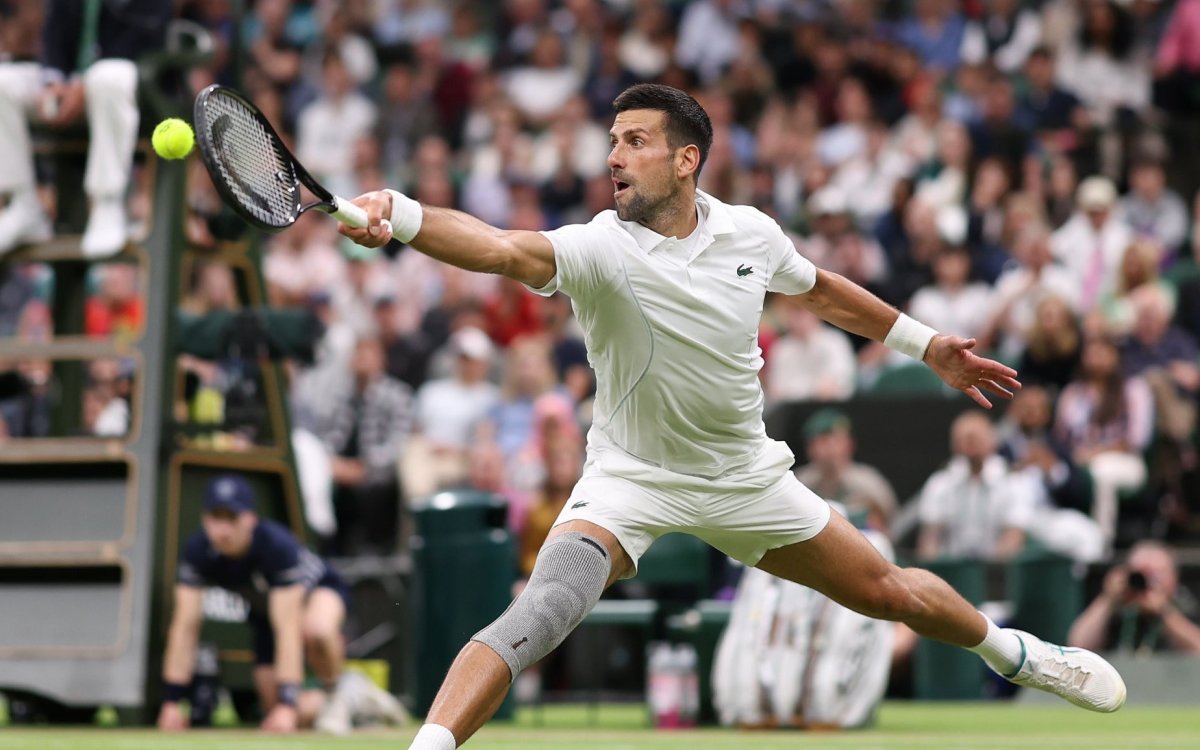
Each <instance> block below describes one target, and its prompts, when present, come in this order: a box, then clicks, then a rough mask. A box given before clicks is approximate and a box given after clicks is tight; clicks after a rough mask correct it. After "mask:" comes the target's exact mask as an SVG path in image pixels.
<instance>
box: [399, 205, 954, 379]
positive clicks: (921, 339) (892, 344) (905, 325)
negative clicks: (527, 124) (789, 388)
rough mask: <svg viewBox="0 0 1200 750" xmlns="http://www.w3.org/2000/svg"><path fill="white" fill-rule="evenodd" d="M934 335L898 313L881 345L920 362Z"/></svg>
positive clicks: (933, 331) (932, 331)
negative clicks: (898, 315)
mask: <svg viewBox="0 0 1200 750" xmlns="http://www.w3.org/2000/svg"><path fill="white" fill-rule="evenodd" d="M393 223H394V222H393ZM936 335H938V332H937V331H935V330H933V329H932V328H930V327H929V326H927V325H925V324H924V323H921V322H920V321H917V320H913V319H912V318H910V317H908V316H907V315H905V314H904V313H900V317H898V318H896V322H895V323H893V324H892V328H891V330H890V331H888V334H887V337H886V338H885V339H884V340H883V343H884V344H885V345H886V346H887V347H888V348H889V349H895V350H896V351H898V352H900V353H901V354H907V355H908V356H910V357H912V358H913V359H915V360H918V361H920V360H923V359H925V350H926V349H928V348H929V342H931V341H933V337H934V336H936Z"/></svg>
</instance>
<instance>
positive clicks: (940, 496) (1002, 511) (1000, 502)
mask: <svg viewBox="0 0 1200 750" xmlns="http://www.w3.org/2000/svg"><path fill="white" fill-rule="evenodd" d="M950 447H951V450H952V452H953V454H954V455H953V457H952V458H951V459H950V463H949V464H947V466H946V468H944V469H942V470H940V471H937V472H935V473H934V474H933V476H931V477H929V479H928V481H926V482H925V486H924V487H923V488H922V490H921V496H920V500H919V502H920V506H919V507H920V518H921V531H920V536H919V539H918V541H917V557H918V558H920V559H921V560H935V559H937V558H942V557H945V558H954V559H978V560H993V561H1002V560H1007V559H1009V558H1011V557H1013V556H1014V555H1016V554H1017V553H1018V552H1020V551H1021V550H1022V549H1023V548H1024V547H1025V537H1026V534H1027V532H1028V530H1029V528H1030V525H1031V523H1032V521H1033V517H1034V513H1035V510H1036V506H1037V503H1038V496H1039V493H1040V491H1041V488H1040V487H1039V486H1038V485H1037V483H1036V482H1035V481H1034V480H1033V479H1032V478H1031V477H1030V476H1029V475H1028V474H1026V473H1024V472H1016V471H1013V470H1012V469H1011V468H1010V467H1009V465H1008V462H1007V461H1005V460H1004V458H1002V457H1001V456H1000V455H999V454H998V453H997V452H996V447H997V446H996V435H995V432H994V431H993V429H992V423H991V422H990V421H989V420H988V418H987V416H986V415H984V414H983V413H982V412H979V411H968V412H965V413H963V414H960V415H959V416H958V418H957V419H955V420H954V423H953V424H952V425H951V428H950Z"/></svg>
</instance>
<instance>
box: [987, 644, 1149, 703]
mask: <svg viewBox="0 0 1200 750" xmlns="http://www.w3.org/2000/svg"><path fill="white" fill-rule="evenodd" d="M1009 632H1011V633H1012V634H1013V635H1015V636H1016V637H1017V639H1018V640H1020V641H1021V651H1022V654H1023V658H1022V662H1021V666H1020V668H1019V669H1018V670H1017V671H1016V672H1014V673H1012V674H1006V675H1002V676H1003V677H1004V678H1005V679H1007V680H1009V681H1010V682H1014V683H1016V684H1018V685H1024V686H1025V687H1031V688H1037V689H1038V690H1045V691H1046V692H1047V693H1054V694H1055V695H1058V696H1061V697H1062V698H1064V699H1066V700H1068V701H1070V702H1071V703H1074V704H1075V705H1076V706H1079V707H1080V708H1086V709H1088V710H1089V711H1100V712H1102V713H1112V712H1113V711H1116V710H1117V709H1118V708H1120V707H1121V706H1123V705H1125V681H1124V680H1122V679H1121V675H1120V674H1119V673H1118V672H1117V670H1116V668H1114V667H1113V665H1111V664H1109V663H1108V662H1107V661H1105V660H1104V659H1103V658H1102V657H1100V656H1099V655H1097V654H1094V653H1092V652H1091V651H1088V650H1086V649H1082V648H1064V647H1062V646H1056V645H1054V644H1053V643H1046V642H1045V641H1043V640H1042V639H1041V638H1038V637H1037V636H1034V635H1030V634H1029V633H1026V632H1025V631H1023V630H1013V629H1009Z"/></svg>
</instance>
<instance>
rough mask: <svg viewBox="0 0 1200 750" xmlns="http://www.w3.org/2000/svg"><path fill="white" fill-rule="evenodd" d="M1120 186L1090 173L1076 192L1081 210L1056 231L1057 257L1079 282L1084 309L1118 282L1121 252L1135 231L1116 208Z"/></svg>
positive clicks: (1089, 307)
mask: <svg viewBox="0 0 1200 750" xmlns="http://www.w3.org/2000/svg"><path fill="white" fill-rule="evenodd" d="M1116 200H1117V190H1116V188H1115V187H1113V184H1112V182H1111V181H1110V180H1108V179H1107V178H1105V177H1089V178H1087V179H1086V180H1084V181H1083V182H1081V183H1080V184H1079V189H1078V190H1077V191H1076V193H1075V205H1076V207H1077V209H1078V210H1077V211H1076V212H1075V213H1074V214H1072V216H1071V218H1070V220H1069V221H1067V223H1066V224H1064V225H1063V226H1062V228H1060V229H1059V230H1058V231H1056V232H1055V233H1054V236H1053V237H1052V238H1051V240H1050V246H1051V247H1052V248H1053V249H1054V257H1055V259H1056V260H1058V261H1059V262H1060V263H1062V264H1063V265H1064V266H1066V267H1067V269H1068V270H1069V271H1071V274H1072V275H1073V276H1074V277H1075V283H1076V284H1077V285H1078V286H1079V289H1080V295H1079V303H1080V308H1079V309H1081V310H1088V309H1091V307H1092V306H1093V305H1095V304H1096V303H1097V302H1098V301H1099V299H1100V297H1101V295H1103V294H1104V293H1105V292H1107V291H1110V290H1112V289H1113V287H1114V286H1115V285H1116V278H1117V268H1118V267H1119V266H1120V264H1121V256H1122V255H1123V254H1124V253H1125V248H1127V247H1129V242H1130V240H1132V239H1133V231H1132V230H1131V229H1130V228H1129V225H1128V224H1126V223H1125V222H1124V220H1122V219H1121V218H1120V217H1119V216H1118V215H1117V213H1116V211H1115V210H1114V207H1115V204H1116Z"/></svg>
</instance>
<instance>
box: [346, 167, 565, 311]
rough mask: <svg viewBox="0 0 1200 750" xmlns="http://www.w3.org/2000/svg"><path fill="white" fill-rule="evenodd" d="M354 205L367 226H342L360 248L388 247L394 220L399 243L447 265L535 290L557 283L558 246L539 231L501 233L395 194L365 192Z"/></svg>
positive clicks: (457, 213)
mask: <svg viewBox="0 0 1200 750" xmlns="http://www.w3.org/2000/svg"><path fill="white" fill-rule="evenodd" d="M354 203H355V204H356V205H358V206H361V207H362V208H363V209H365V210H366V212H367V216H368V218H369V222H368V224H367V226H366V227H363V228H361V229H353V228H351V227H348V226H346V225H345V224H339V225H338V231H339V232H341V233H342V234H343V235H345V236H346V237H349V238H350V239H352V240H354V241H355V242H357V243H358V244H360V245H365V246H366V247H380V246H382V245H385V244H387V242H388V240H390V239H391V238H392V235H389V234H387V233H386V229H385V228H384V227H383V226H382V220H383V219H389V220H390V221H391V223H392V228H393V232H394V236H395V237H396V239H398V240H400V241H401V242H406V243H408V244H410V245H411V246H412V247H414V248H416V249H417V250H420V251H421V252H423V253H425V254H426V255H428V256H430V257H431V258H435V259H437V260H440V261H442V262H443V263H449V264H450V265H453V266H458V267H459V268H465V269H467V270H468V271H480V272H483V273H496V274H500V275H502V276H507V277H509V278H511V279H516V280H517V281H520V282H522V283H524V284H528V285H530V286H532V287H534V288H538V287H542V286H545V285H546V284H547V283H549V281H550V279H552V278H554V274H555V271H556V269H555V265H554V246H553V245H551V244H550V240H548V239H546V238H545V237H543V236H542V235H541V234H539V233H538V232H525V231H507V230H503V229H497V228H496V227H493V226H491V225H490V224H487V223H485V222H482V221H480V220H479V219H476V218H475V217H474V216H471V215H470V214H467V213H463V212H462V211H455V210H453V209H449V208H436V207H434V206H422V205H421V204H419V203H417V202H416V201H414V200H413V199H411V198H409V197H408V196H406V195H403V194H401V193H398V192H396V191H395V190H377V191H374V192H370V193H364V194H363V195H360V196H359V197H357V198H355V199H354Z"/></svg>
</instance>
